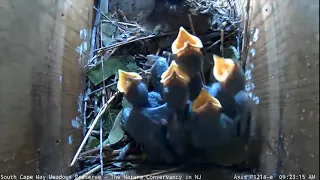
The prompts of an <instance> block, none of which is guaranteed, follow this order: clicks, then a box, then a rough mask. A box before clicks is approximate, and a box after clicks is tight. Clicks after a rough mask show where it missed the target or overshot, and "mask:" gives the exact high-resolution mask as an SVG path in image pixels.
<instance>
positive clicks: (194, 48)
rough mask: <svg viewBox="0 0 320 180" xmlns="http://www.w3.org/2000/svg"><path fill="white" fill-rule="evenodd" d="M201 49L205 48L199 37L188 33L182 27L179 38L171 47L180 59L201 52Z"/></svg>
mask: <svg viewBox="0 0 320 180" xmlns="http://www.w3.org/2000/svg"><path fill="white" fill-rule="evenodd" d="M201 48H203V44H202V42H201V40H200V39H199V38H198V37H197V36H194V35H192V34H190V33H188V31H186V30H185V29H184V28H183V27H180V29H179V33H178V36H177V38H176V39H175V40H174V41H173V43H172V45H171V51H172V53H173V54H176V55H177V56H178V57H179V56H182V55H185V54H190V53H194V52H200V49H201Z"/></svg>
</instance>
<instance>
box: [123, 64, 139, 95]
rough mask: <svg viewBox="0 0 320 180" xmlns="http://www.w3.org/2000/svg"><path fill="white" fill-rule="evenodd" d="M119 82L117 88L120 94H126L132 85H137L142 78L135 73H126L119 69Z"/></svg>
mask: <svg viewBox="0 0 320 180" xmlns="http://www.w3.org/2000/svg"><path fill="white" fill-rule="evenodd" d="M118 74H119V81H118V84H117V88H118V90H119V91H120V92H121V93H124V94H127V92H128V89H129V88H130V86H131V85H132V84H134V83H139V82H141V81H142V77H141V76H140V75H139V74H138V73H135V72H126V71H123V70H121V69H119V70H118Z"/></svg>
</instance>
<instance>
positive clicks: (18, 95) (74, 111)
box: [0, 0, 93, 174]
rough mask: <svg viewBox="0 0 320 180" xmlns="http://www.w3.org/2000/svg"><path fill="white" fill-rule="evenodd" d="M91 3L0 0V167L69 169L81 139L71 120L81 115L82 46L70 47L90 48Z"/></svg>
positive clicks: (46, 170)
mask: <svg viewBox="0 0 320 180" xmlns="http://www.w3.org/2000/svg"><path fill="white" fill-rule="evenodd" d="M92 6H93V1H85V0H56V1H52V0H28V1H20V0H2V1H1V2H0V42H1V43H0V45H1V49H0V51H1V53H0V86H1V88H0V101H1V106H0V118H1V121H0V122H1V125H0V132H1V136H0V147H1V148H0V173H5V174H13V173H14V174H19V173H27V174H36V173H37V174H69V173H70V172H69V168H68V166H69V164H70V160H71V158H72V156H73V154H74V152H75V151H76V149H77V147H78V144H79V142H80V141H81V130H80V129H76V128H74V127H72V123H71V122H72V120H73V119H75V118H76V117H78V119H79V120H80V119H81V111H80V109H79V108H78V99H79V95H80V93H82V92H83V64H84V63H85V60H86V58H87V57H86V53H87V52H88V50H87V51H86V52H83V53H82V56H81V57H79V53H78V52H77V51H76V49H77V47H78V46H80V45H81V47H82V49H84V47H86V48H87V49H89V44H90V43H89V38H90V30H91V22H92ZM80 32H81V33H82V37H84V36H83V35H84V34H85V33H84V32H86V37H85V38H80ZM86 43H87V45H86ZM80 97H81V96H80ZM78 110H79V111H78ZM72 140H73V141H72Z"/></svg>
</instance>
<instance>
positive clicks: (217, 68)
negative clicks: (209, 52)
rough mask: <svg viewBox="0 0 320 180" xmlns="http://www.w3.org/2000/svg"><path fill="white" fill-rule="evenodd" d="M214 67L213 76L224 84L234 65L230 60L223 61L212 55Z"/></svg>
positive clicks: (221, 58) (223, 59)
mask: <svg viewBox="0 0 320 180" xmlns="http://www.w3.org/2000/svg"><path fill="white" fill-rule="evenodd" d="M213 60H214V67H213V75H214V77H215V78H216V80H217V81H219V82H222V83H223V82H226V80H227V79H228V78H229V76H230V75H231V73H232V72H233V70H234V68H235V63H234V62H233V60H232V59H225V58H223V57H219V56H217V55H213Z"/></svg>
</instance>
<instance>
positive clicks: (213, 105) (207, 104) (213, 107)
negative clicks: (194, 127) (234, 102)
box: [192, 89, 222, 113]
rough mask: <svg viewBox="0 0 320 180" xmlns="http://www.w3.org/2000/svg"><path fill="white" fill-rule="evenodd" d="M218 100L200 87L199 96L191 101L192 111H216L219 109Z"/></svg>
mask: <svg viewBox="0 0 320 180" xmlns="http://www.w3.org/2000/svg"><path fill="white" fill-rule="evenodd" d="M221 108H222V106H221V104H220V101H219V100H218V99H216V98H215V97H213V96H211V95H210V94H209V93H208V92H207V91H206V90H204V89H202V90H201V92H200V94H199V96H198V97H197V98H196V99H195V100H194V101H193V104H192V111H193V112H196V113H201V112H204V111H209V112H210V111H212V112H216V111H218V110H219V109H221Z"/></svg>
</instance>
